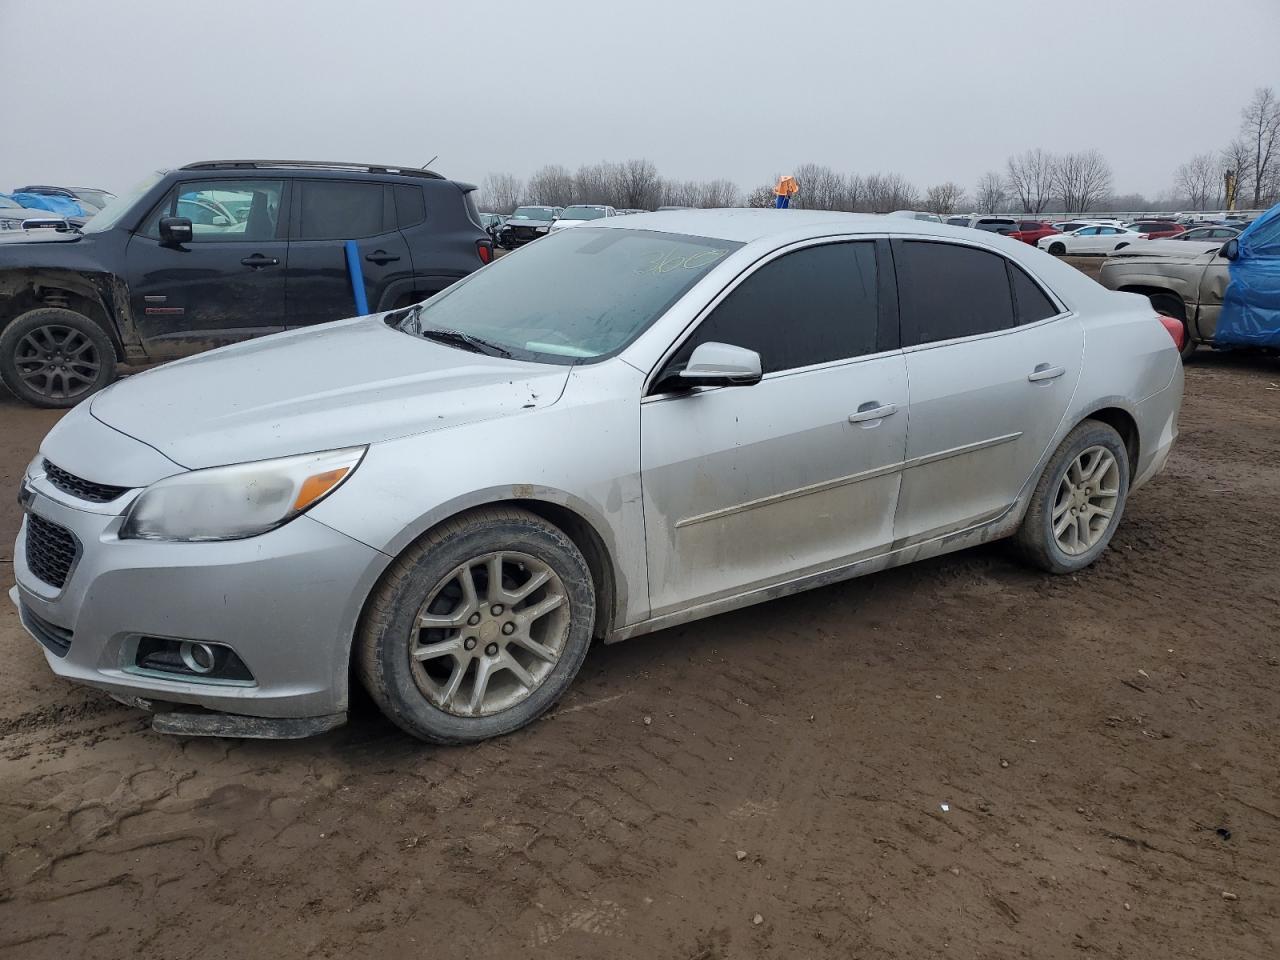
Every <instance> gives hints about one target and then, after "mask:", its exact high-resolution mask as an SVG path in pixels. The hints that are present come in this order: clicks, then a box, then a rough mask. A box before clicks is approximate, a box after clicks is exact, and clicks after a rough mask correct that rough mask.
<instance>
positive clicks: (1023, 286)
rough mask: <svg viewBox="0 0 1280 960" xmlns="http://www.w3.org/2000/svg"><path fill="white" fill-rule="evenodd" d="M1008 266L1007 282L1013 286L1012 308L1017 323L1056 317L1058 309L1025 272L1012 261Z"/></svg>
mask: <svg viewBox="0 0 1280 960" xmlns="http://www.w3.org/2000/svg"><path fill="white" fill-rule="evenodd" d="M1005 262H1006V263H1008V264H1009V280H1010V282H1011V283H1012V284H1013V306H1014V310H1015V311H1016V316H1017V318H1018V323H1020V324H1022V323H1035V322H1036V321H1037V320H1044V319H1046V318H1047V317H1056V316H1057V315H1058V312H1059V311H1058V308H1057V306H1056V305H1055V304H1054V302H1053V301H1052V300H1050V299H1049V298H1048V296H1046V295H1045V292H1044V291H1043V290H1041V289H1040V286H1039V284H1037V283H1036V282H1035V281H1034V280H1032V279H1031V278H1030V277H1029V276H1027V273H1026V271H1025V270H1023V269H1022V268H1021V267H1019V266H1018V265H1017V264H1016V263H1013V262H1012V261H1005Z"/></svg>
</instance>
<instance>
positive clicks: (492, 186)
mask: <svg viewBox="0 0 1280 960" xmlns="http://www.w3.org/2000/svg"><path fill="white" fill-rule="evenodd" d="M523 198H524V184H523V183H522V182H521V181H520V179H519V178H518V177H516V176H513V175H512V174H510V173H491V174H489V175H488V176H487V177H485V178H484V181H483V182H482V183H481V184H480V206H481V207H482V208H484V209H485V210H488V211H490V212H493V213H510V212H511V211H512V210H514V209H515V208H516V207H518V206H519V205H520V201H521V200H522V199H523Z"/></svg>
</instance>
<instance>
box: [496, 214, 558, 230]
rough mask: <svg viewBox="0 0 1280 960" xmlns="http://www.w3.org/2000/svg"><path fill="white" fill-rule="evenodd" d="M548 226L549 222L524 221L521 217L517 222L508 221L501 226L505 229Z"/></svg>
mask: <svg viewBox="0 0 1280 960" xmlns="http://www.w3.org/2000/svg"><path fill="white" fill-rule="evenodd" d="M550 225H551V221H550V220H526V219H524V218H523V217H522V218H521V219H519V220H508V221H507V222H506V223H504V224H503V225H502V226H503V228H504V229H505V228H506V227H549V226H550Z"/></svg>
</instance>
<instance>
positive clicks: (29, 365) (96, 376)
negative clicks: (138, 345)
mask: <svg viewBox="0 0 1280 960" xmlns="http://www.w3.org/2000/svg"><path fill="white" fill-rule="evenodd" d="M115 369H116V353H115V347H114V346H112V344H111V338H110V337H109V336H107V332H106V331H105V330H103V329H102V327H100V326H99V325H98V324H96V323H94V322H93V321H92V320H90V319H89V318H88V317H86V316H85V315H84V314H82V313H77V312H76V311H74V310H65V309H63V308H61V307H38V308H37V309H35V310H29V311H27V312H26V313H24V314H22V315H21V316H19V317H17V318H16V319H14V320H13V321H12V322H11V323H10V324H9V325H8V326H7V327H5V328H4V330H3V332H0V380H3V381H4V385H5V386H6V387H8V388H9V389H10V390H12V391H13V393H14V394H15V395H16V396H17V397H19V398H20V399H22V400H25V401H27V403H31V404H35V405H36V406H37V407H73V406H75V405H76V404H77V403H79V402H80V401H81V400H83V399H84V398H85V397H87V396H89V395H90V394H91V393H95V392H96V391H98V390H101V389H102V388H103V387H105V386H106V385H107V384H108V383H110V382H111V380H112V378H113V377H114V376H115Z"/></svg>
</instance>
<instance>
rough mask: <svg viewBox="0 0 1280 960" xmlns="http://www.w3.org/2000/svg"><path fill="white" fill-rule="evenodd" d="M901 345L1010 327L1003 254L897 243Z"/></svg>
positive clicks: (929, 244) (1011, 314) (895, 247)
mask: <svg viewBox="0 0 1280 960" xmlns="http://www.w3.org/2000/svg"><path fill="white" fill-rule="evenodd" d="M893 260H894V263H895V265H896V266H897V269H898V304H899V309H900V311H901V323H902V345H903V346H904V347H905V346H912V345H914V344H919V343H933V342H934V341H937V340H951V339H953V338H955V337H968V336H972V335H974V334H977V333H988V332H990V331H992V330H1005V329H1008V328H1009V327H1011V326H1013V298H1012V297H1011V296H1010V294H1009V277H1008V274H1006V273H1005V266H1004V263H1005V261H1004V258H1003V257H1001V256H998V255H996V254H994V253H988V252H987V251H985V250H975V249H974V248H973V247H961V246H957V245H955V244H946V243H926V242H922V241H916V240H906V241H902V242H901V243H898V244H895V246H894V250H893Z"/></svg>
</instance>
